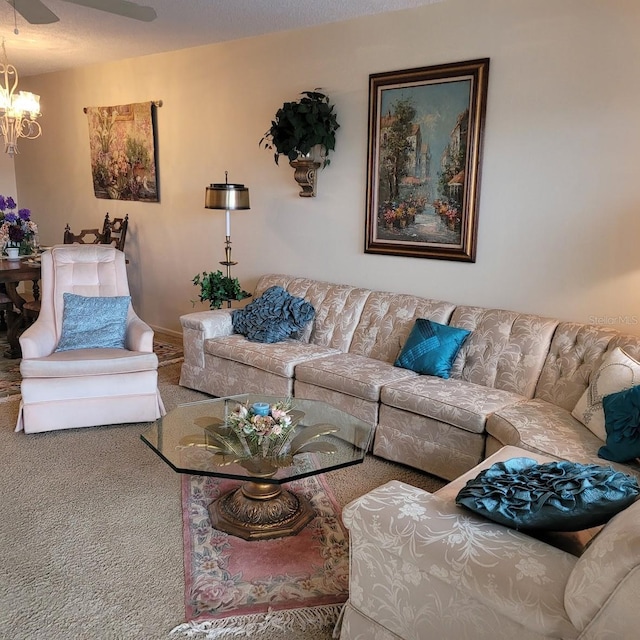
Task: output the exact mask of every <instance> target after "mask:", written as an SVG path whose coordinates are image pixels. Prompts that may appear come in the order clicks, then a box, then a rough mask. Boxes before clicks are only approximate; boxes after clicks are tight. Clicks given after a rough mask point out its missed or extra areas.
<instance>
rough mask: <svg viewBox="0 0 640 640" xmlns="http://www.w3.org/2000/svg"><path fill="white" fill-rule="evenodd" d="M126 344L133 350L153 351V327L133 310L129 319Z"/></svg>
mask: <svg viewBox="0 0 640 640" xmlns="http://www.w3.org/2000/svg"><path fill="white" fill-rule="evenodd" d="M126 346H127V349H129V350H131V351H142V352H144V353H153V329H152V328H151V327H150V326H149V325H148V324H147V323H146V322H144V321H143V320H141V319H140V318H139V317H138V316H137V315H136V314H135V313H132V312H129V317H128V319H127V335H126Z"/></svg>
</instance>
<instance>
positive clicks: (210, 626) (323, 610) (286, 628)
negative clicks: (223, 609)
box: [169, 603, 344, 640]
mask: <svg viewBox="0 0 640 640" xmlns="http://www.w3.org/2000/svg"><path fill="white" fill-rule="evenodd" d="M343 607H344V603H342V604H334V605H325V606H321V607H306V608H300V609H287V610H281V611H272V610H269V611H267V612H266V613H257V614H253V615H246V616H228V617H226V618H220V619H218V620H205V621H203V622H185V623H184V624H181V625H178V626H177V627H175V628H174V629H172V630H171V632H170V633H169V635H170V636H176V635H177V636H182V637H183V638H199V639H200V640H225V639H226V638H237V637H238V636H244V637H253V636H254V635H255V634H257V633H266V632H270V633H274V632H276V631H281V632H289V633H291V631H293V630H295V631H316V630H318V629H320V628H322V627H330V628H333V627H335V625H336V623H337V622H338V619H339V618H340V614H341V613H342V609H343Z"/></svg>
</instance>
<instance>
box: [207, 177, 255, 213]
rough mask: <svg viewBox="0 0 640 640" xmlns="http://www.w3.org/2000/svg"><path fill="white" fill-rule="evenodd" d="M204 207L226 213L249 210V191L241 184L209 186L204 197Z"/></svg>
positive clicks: (225, 183)
mask: <svg viewBox="0 0 640 640" xmlns="http://www.w3.org/2000/svg"><path fill="white" fill-rule="evenodd" d="M204 207H205V209H223V210H226V211H236V210H238V209H250V208H251V207H250V206H249V189H248V188H247V187H245V186H244V185H243V184H230V183H228V182H223V183H219V184H212V185H209V186H208V187H207V190H206V192H205V196H204Z"/></svg>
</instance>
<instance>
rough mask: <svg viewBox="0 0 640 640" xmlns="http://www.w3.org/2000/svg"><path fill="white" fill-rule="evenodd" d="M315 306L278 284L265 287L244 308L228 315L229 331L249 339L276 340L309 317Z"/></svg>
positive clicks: (300, 327) (289, 334)
mask: <svg viewBox="0 0 640 640" xmlns="http://www.w3.org/2000/svg"><path fill="white" fill-rule="evenodd" d="M314 316H315V309H314V308H313V306H312V305H311V304H310V303H309V302H307V301H306V300H304V299H303V298H298V297H296V296H292V295H291V294H290V293H289V292H288V291H286V290H285V289H283V288H282V287H278V286H275V287H269V288H268V289H267V290H266V291H265V292H264V293H263V294H262V295H261V296H260V297H259V298H256V299H255V300H254V301H253V302H251V303H250V304H248V305H247V306H246V307H245V308H244V309H236V310H235V311H233V312H232V314H231V322H232V324H233V330H234V331H235V332H236V333H240V334H242V335H243V336H246V338H247V339H248V340H251V341H253V342H280V341H282V340H285V339H286V338H290V337H292V336H294V335H295V334H296V333H298V332H299V331H302V330H303V329H304V326H305V325H306V324H307V322H310V321H311V320H313V318H314Z"/></svg>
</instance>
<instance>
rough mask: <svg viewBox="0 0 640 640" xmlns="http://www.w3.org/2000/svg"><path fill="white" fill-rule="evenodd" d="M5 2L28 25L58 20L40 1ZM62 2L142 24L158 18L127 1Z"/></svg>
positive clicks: (69, 0) (146, 8)
mask: <svg viewBox="0 0 640 640" xmlns="http://www.w3.org/2000/svg"><path fill="white" fill-rule="evenodd" d="M7 2H8V3H9V4H10V5H11V6H12V7H13V8H14V9H15V10H16V11H17V12H18V13H19V14H20V15H21V16H22V17H23V18H24V19H25V20H26V21H27V22H28V23H30V24H50V23H52V22H58V20H60V18H58V16H57V15H56V14H55V13H53V11H51V10H50V9H49V8H48V7H47V6H45V5H44V4H43V3H42V2H41V0H7ZM63 2H68V3H70V4H79V5H82V6H83V7H89V8H90V9H99V10H100V11H106V12H107V13H115V14H116V15H118V16H124V17H125V18H133V19H134V20H142V22H151V21H152V20H155V19H156V18H157V17H158V16H157V14H156V11H155V9H154V8H153V7H143V6H142V5H139V4H136V3H135V2H128V0H63Z"/></svg>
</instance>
